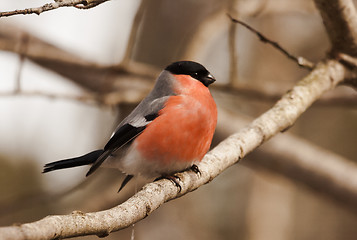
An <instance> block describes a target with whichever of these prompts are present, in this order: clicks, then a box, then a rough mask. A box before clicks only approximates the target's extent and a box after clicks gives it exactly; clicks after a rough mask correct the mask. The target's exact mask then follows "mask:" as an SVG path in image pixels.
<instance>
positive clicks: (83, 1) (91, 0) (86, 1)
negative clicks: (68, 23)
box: [0, 0, 109, 18]
mask: <svg viewBox="0 0 357 240" xmlns="http://www.w3.org/2000/svg"><path fill="white" fill-rule="evenodd" d="M106 1H109V0H55V2H54V3H46V4H45V5H43V6H41V7H36V8H26V9H21V10H14V11H7V12H0V18H1V17H9V16H13V15H21V14H22V15H26V14H33V13H35V14H37V15H40V14H41V13H43V12H47V11H50V10H54V9H57V8H60V7H76V8H80V9H88V8H92V7H95V6H97V5H99V4H101V3H104V2H106Z"/></svg>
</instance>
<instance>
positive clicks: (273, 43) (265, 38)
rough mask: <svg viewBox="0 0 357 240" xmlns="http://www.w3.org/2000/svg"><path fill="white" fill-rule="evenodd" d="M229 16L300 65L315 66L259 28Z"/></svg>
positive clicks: (307, 67)
mask: <svg viewBox="0 0 357 240" xmlns="http://www.w3.org/2000/svg"><path fill="white" fill-rule="evenodd" d="M227 16H228V17H229V18H230V19H231V21H232V22H234V23H238V24H240V25H242V26H244V27H245V28H247V29H248V30H249V31H251V32H253V33H255V34H256V35H257V36H258V37H259V39H260V41H262V42H264V43H268V44H270V45H272V46H273V47H274V48H276V49H278V50H279V51H280V52H282V53H283V54H284V55H285V56H287V57H288V58H290V59H291V60H293V61H294V62H296V63H297V64H298V65H299V66H300V67H303V68H306V69H308V70H312V69H313V68H314V67H315V64H314V63H312V62H310V61H309V60H307V59H306V58H304V57H301V56H298V57H296V56H294V55H293V54H291V53H289V52H288V51H287V50H285V49H284V48H283V47H282V46H280V44H279V43H277V42H275V41H272V40H270V39H269V38H267V37H265V36H264V35H263V34H262V33H260V32H259V31H258V30H256V29H254V28H252V27H251V26H249V25H248V24H246V23H245V22H242V21H240V20H238V19H235V18H233V17H232V16H231V15H230V14H227Z"/></svg>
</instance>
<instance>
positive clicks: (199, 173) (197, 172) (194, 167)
mask: <svg viewBox="0 0 357 240" xmlns="http://www.w3.org/2000/svg"><path fill="white" fill-rule="evenodd" d="M191 170H192V172H194V173H196V174H197V175H200V176H201V171H200V169H199V168H198V167H197V165H196V164H193V165H192V167H191Z"/></svg>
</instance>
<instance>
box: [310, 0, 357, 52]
mask: <svg viewBox="0 0 357 240" xmlns="http://www.w3.org/2000/svg"><path fill="white" fill-rule="evenodd" d="M314 2H315V5H316V7H317V8H318V10H319V11H320V14H321V17H322V19H323V22H324V24H325V28H326V32H327V34H328V36H329V38H330V41H331V43H332V52H342V53H346V54H349V55H351V56H354V57H357V12H356V8H355V6H354V4H353V1H352V0H332V1H325V0H314Z"/></svg>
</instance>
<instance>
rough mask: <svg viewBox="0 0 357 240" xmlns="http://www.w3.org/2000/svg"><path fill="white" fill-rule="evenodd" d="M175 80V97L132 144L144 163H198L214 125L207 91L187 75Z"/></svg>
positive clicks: (214, 108)
mask: <svg viewBox="0 0 357 240" xmlns="http://www.w3.org/2000/svg"><path fill="white" fill-rule="evenodd" d="M174 76H175V78H176V80H177V81H176V84H175V85H174V86H173V87H174V92H175V94H176V95H174V96H171V97H170V98H169V99H168V101H167V102H166V104H165V107H164V108H163V109H162V110H160V112H159V116H158V117H157V118H156V119H155V120H154V121H153V122H151V123H150V124H148V125H147V127H146V129H145V131H144V132H143V133H142V134H141V135H140V136H138V137H137V139H136V140H135V142H136V146H137V150H138V151H139V152H140V154H141V155H142V156H143V157H144V158H145V159H147V160H148V161H157V162H160V164H165V165H169V164H170V163H173V162H175V163H177V162H182V163H187V162H193V161H200V160H201V159H202V158H203V156H204V155H205V154H206V153H207V151H208V150H209V147H210V144H211V141H212V137H213V134H214V131H215V127H216V123H217V108H216V104H215V102H214V100H213V98H212V96H211V93H210V92H209V90H208V88H207V87H206V86H204V85H203V84H202V83H201V82H200V81H197V80H196V79H194V78H192V77H191V76H189V75H174Z"/></svg>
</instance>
